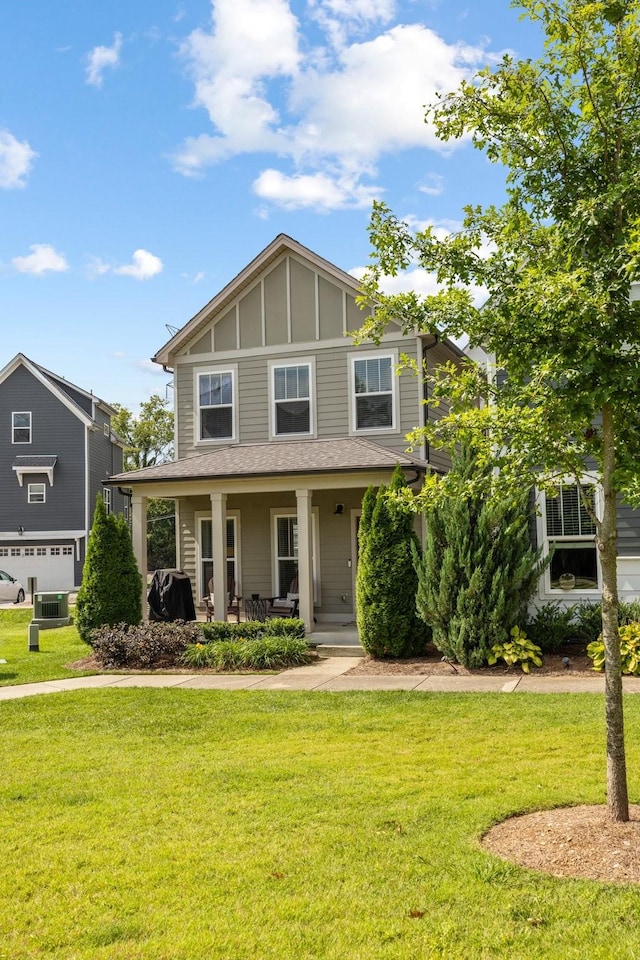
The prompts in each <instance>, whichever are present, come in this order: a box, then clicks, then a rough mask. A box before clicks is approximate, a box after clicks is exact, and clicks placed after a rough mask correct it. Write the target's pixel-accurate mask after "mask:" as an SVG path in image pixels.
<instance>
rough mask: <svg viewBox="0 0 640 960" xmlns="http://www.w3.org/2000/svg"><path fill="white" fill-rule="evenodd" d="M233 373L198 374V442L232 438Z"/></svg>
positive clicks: (229, 371)
mask: <svg viewBox="0 0 640 960" xmlns="http://www.w3.org/2000/svg"><path fill="white" fill-rule="evenodd" d="M233 390H234V383H233V371H231V370H228V371H222V372H219V373H200V374H198V410H199V418H200V419H199V423H200V426H199V434H198V438H199V439H200V440H231V439H233V436H234V416H233Z"/></svg>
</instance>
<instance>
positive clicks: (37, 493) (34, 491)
mask: <svg viewBox="0 0 640 960" xmlns="http://www.w3.org/2000/svg"><path fill="white" fill-rule="evenodd" d="M45 491H46V486H45V484H44V483H30V484H29V485H28V487H27V502H28V503H44V502H45V499H46V493H45Z"/></svg>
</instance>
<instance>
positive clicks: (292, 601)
mask: <svg viewBox="0 0 640 960" xmlns="http://www.w3.org/2000/svg"><path fill="white" fill-rule="evenodd" d="M299 600H300V594H299V592H298V578H297V577H294V578H293V580H292V581H291V583H290V584H289V590H288V592H287V595H286V597H269V598H268V606H267V616H268V617H297V616H298V603H299Z"/></svg>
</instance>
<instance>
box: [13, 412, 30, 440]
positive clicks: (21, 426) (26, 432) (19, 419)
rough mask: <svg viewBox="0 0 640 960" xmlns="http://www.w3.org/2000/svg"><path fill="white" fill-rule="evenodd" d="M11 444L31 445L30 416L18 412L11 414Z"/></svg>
mask: <svg viewBox="0 0 640 960" xmlns="http://www.w3.org/2000/svg"><path fill="white" fill-rule="evenodd" d="M11 429H12V436H11V442H12V443H31V414H30V413H27V412H19V413H12V414H11Z"/></svg>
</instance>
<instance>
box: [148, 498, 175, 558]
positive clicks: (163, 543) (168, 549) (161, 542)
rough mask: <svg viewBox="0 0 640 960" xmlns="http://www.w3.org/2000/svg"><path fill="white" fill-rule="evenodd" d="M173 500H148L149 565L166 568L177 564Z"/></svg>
mask: <svg viewBox="0 0 640 960" xmlns="http://www.w3.org/2000/svg"><path fill="white" fill-rule="evenodd" d="M174 502H175V501H173V500H165V499H164V498H162V499H161V498H158V497H153V498H150V499H149V500H148V501H147V566H148V567H149V569H150V570H164V569H166V568H170V567H175V564H176V529H175V506H174Z"/></svg>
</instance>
